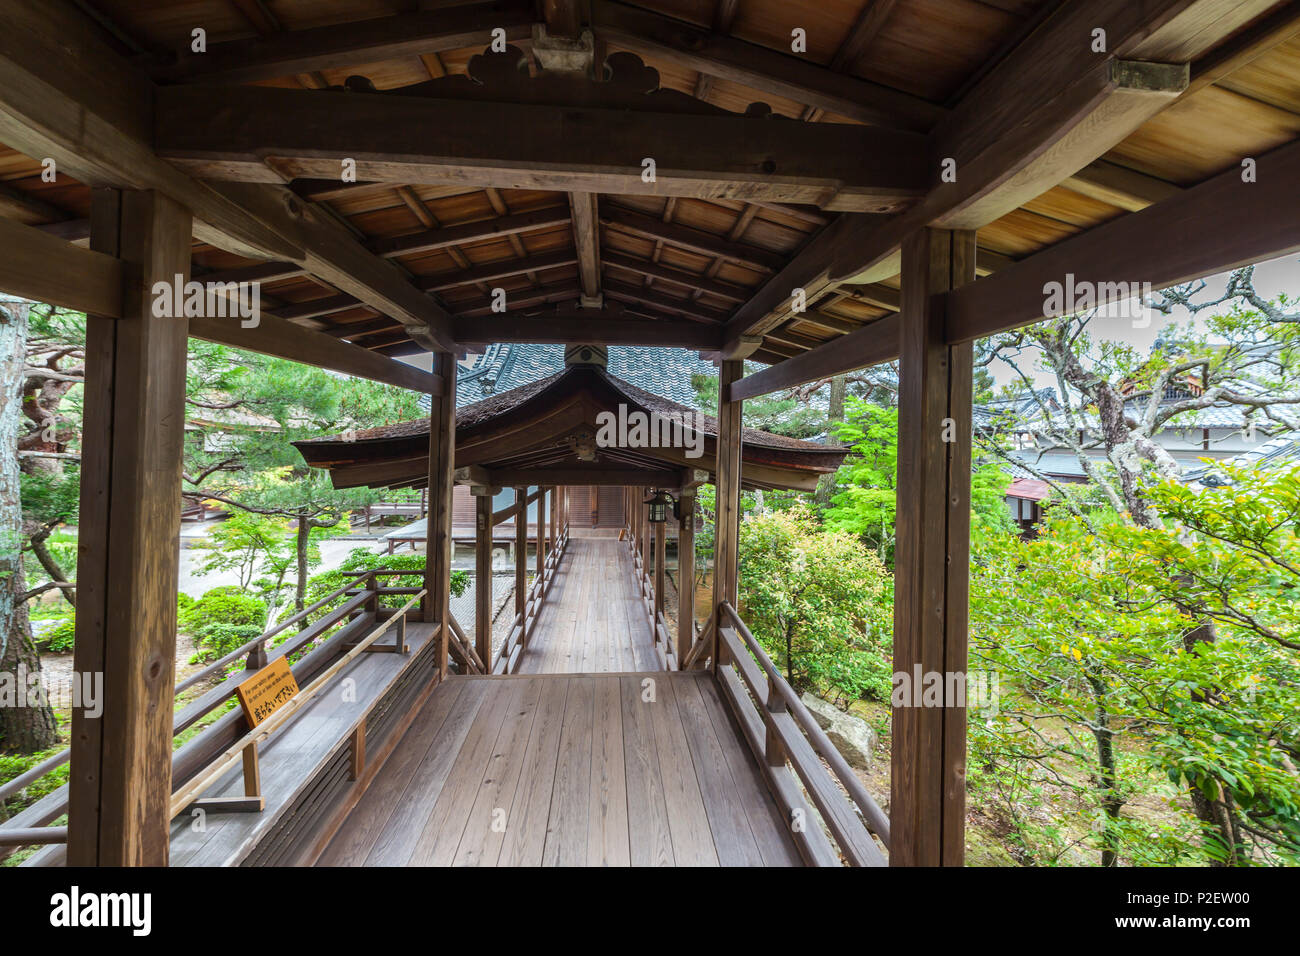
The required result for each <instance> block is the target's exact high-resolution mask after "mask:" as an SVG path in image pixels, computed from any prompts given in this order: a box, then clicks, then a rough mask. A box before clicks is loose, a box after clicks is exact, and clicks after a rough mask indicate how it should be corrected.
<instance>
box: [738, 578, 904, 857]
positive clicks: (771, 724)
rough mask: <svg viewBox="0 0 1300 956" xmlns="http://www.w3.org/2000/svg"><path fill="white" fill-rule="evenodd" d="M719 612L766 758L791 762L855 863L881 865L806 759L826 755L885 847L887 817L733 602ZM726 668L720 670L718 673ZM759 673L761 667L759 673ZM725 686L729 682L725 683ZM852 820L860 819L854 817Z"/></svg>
mask: <svg viewBox="0 0 1300 956" xmlns="http://www.w3.org/2000/svg"><path fill="white" fill-rule="evenodd" d="M718 610H719V614H721V615H725V616H726V618H727V620H728V621H729V622H730V623H731V624H732V625H733V626H732V627H730V628H724V627H721V626H718V628H717V635H718V644H719V645H720V646H721V645H723V644H725V645H727V649H728V652H729V654H730V656H731V658H732V660H731V661H730V662H729V665H727V666H730V665H734V671H735V672H736V673H738V674H739V676H740V678H741V680H742V681H743V682H744V685H745V686H746V687H747V688H748V690H749V693H750V695H752V700H753V701H754V702H756V704H757V706H758V708H759V710H760V711H761V713H762V716H763V719H764V723H766V724H767V726H768V730H769V734H768V740H767V742H766V746H765V754H764V756H765V758H766V759H767V760H769V761H772V760H774V759H776V758H777V757H781V758H782V761H781V762H784V759H789V760H790V762H791V763H792V764H793V766H794V768H795V771H796V773H798V774H799V777H800V778H801V779H802V780H803V782H804V786H805V787H807V789H808V792H809V793H810V794H811V795H812V797H813V800H814V802H816V803H817V805H818V808H819V809H820V810H821V811H822V814H823V816H824V817H825V818H826V821H827V824H828V826H830V827H831V830H832V832H833V833H834V834H835V836H836V839H837V841H838V842H839V843H840V847H841V849H842V850H843V851H844V854H845V856H846V857H847V858H848V859H849V861H850V862H851V863H854V864H856V865H875V864H881V863H883V862H884V860H883V857H881V856H880V853H879V850H877V849H876V848H875V845H874V844H872V843H871V842H870V838H869V837H867V838H866V839H858V838H857V837H856V835H855V834H854V833H853V832H852V824H851V822H850V821H849V820H848V819H847V818H846V817H845V815H844V814H843V813H842V812H840V806H839V805H837V804H835V803H834V802H833V801H832V799H831V796H830V795H829V794H828V793H827V791H826V790H825V788H824V787H822V786H820V785H819V784H820V781H819V780H818V779H815V777H816V775H817V774H821V775H823V776H824V775H825V769H824V768H823V767H822V765H821V761H820V760H816V759H806V758H807V757H808V756H809V755H810V754H811V755H812V756H814V757H820V758H822V759H824V760H825V761H826V763H827V764H829V765H830V768H831V771H832V772H833V773H834V775H835V777H836V779H838V780H839V783H840V785H841V786H842V787H843V788H844V790H845V791H846V792H847V793H848V796H849V799H850V800H851V801H852V803H853V804H854V806H856V807H857V809H858V811H860V812H861V814H862V821H865V825H866V828H867V829H869V830H870V831H871V832H872V833H875V835H876V836H877V837H879V839H880V842H881V843H882V844H884V846H885V848H886V849H888V847H889V817H888V816H887V815H886V814H885V812H884V811H883V810H881V809H880V806H879V805H878V804H877V803H876V802H875V800H873V799H872V798H871V795H870V794H869V793H867V789H866V787H864V786H863V785H862V781H861V780H859V779H858V778H857V775H856V774H854V773H853V770H852V768H851V767H850V766H849V764H848V761H846V760H845V759H844V755H843V754H841V753H840V752H839V750H838V749H836V747H835V745H834V744H833V743H831V741H830V738H829V737H827V736H826V732H825V731H824V730H822V728H821V725H820V724H818V723H817V721H816V719H815V718H814V717H813V716H812V714H811V713H810V712H809V710H808V708H807V706H806V705H805V704H804V702H803V701H802V700H801V699H800V698H799V695H798V694H797V693H795V690H794V688H793V687H791V686H790V685H789V684H788V683H787V682H786V680H785V678H784V677H783V676H782V675H781V672H780V670H779V669H778V668H777V667H776V665H775V664H774V663H773V662H772V659H771V658H770V657H769V656H768V655H767V652H766V651H764V650H763V647H762V645H760V644H759V643H758V640H757V639H756V638H755V637H754V635H753V634H752V633H751V632H750V630H749V628H748V627H747V626H746V625H745V622H744V621H743V620H742V619H741V617H740V615H739V614H738V613H737V612H736V609H735V608H734V607H732V606H731V604H730V603H729V602H726V601H724V602H723V603H722V604H721V605H719V608H718ZM737 638H739V640H738V641H737ZM751 655H752V656H751ZM720 657H721V655H720ZM755 662H757V667H755ZM722 669H723V668H719V670H720V671H721V670H722ZM757 671H761V674H760V673H758V672H757ZM764 678H766V679H765V680H764ZM724 686H727V684H726V682H724ZM773 735H775V737H774V736H773ZM774 746H775V747H777V748H778V752H776V753H774V752H772V751H773V747H774ZM805 748H807V751H805ZM780 751H783V752H784V753H781V752H780ZM827 782H829V780H827ZM853 819H854V820H857V818H856V816H855V817H854V818H853ZM862 821H858V822H859V823H861V822H862ZM863 836H865V833H864V834H863Z"/></svg>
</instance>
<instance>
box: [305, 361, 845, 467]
mask: <svg viewBox="0 0 1300 956" xmlns="http://www.w3.org/2000/svg"><path fill="white" fill-rule="evenodd" d="M620 407H622V409H623V410H624V413H625V414H627V415H632V414H633V413H636V414H643V415H646V416H659V417H660V418H669V419H674V418H675V419H677V420H678V421H683V422H685V423H698V424H699V425H700V426H701V427H700V428H699V429H698V436H699V439H700V441H701V446H700V447H701V448H702V452H703V453H702V455H701V456H700V457H698V458H691V457H689V456H688V455H687V453H686V451H685V449H683V448H613V447H610V448H598V449H597V460H596V461H595V462H582V461H579V460H578V458H577V455H576V453H575V451H574V450H573V449H572V447H570V439H572V438H573V437H574V436H576V435H578V434H579V433H585V434H586V435H587V436H588V437H589V438H592V439H594V438H595V436H596V433H597V429H598V418H597V416H598V415H599V414H600V413H601V412H611V413H613V414H614V415H615V416H616V417H617V416H618V415H619V410H620ZM697 415H698V418H696V417H695V416H697ZM457 422H458V424H457V427H456V467H457V468H458V469H474V470H475V472H474V473H475V474H477V475H480V476H481V478H479V479H471V480H474V481H475V482H476V483H493V484H519V483H521V481H520V480H515V479H517V478H519V476H521V475H528V476H531V477H529V478H528V479H527V480H525V481H522V483H525V484H529V485H538V484H547V483H556V484H596V485H600V484H607V485H610V484H612V485H626V484H646V485H654V484H656V483H661V484H664V485H666V486H672V487H678V486H680V485H682V484H689V483H691V479H689V477H686V478H684V477H683V476H689V473H692V472H694V471H697V470H699V471H711V463H712V462H714V461H716V457H717V454H716V452H717V423H716V421H714V420H713V419H712V418H711V417H709V416H704V415H699V413H697V412H695V411H694V410H693V409H689V408H686V407H684V406H681V405H677V404H676V403H674V402H670V401H668V400H666V399H662V398H659V397H658V396H654V395H650V394H649V393H646V392H643V391H642V390H640V389H637V388H635V387H634V386H632V385H629V384H628V383H626V382H623V381H622V380H620V379H618V378H616V377H614V376H612V375H610V374H608V373H607V372H605V371H604V370H603V369H597V368H594V367H590V366H573V367H570V368H568V369H566V370H565V371H563V372H560V373H557V374H556V375H553V376H551V377H550V378H547V379H542V380H541V381H539V382H535V383H532V384H531V385H525V386H522V387H520V388H516V389H512V390H511V391H508V392H502V393H500V394H499V395H494V396H491V397H490V398H487V399H485V400H483V401H482V402H478V403H475V404H473V405H467V406H464V407H462V408H460V409H458V411H457ZM691 432H692V436H691V439H690V440H689V443H690V444H694V436H695V434H696V429H694V428H692V430H691ZM295 446H296V447H297V448H298V450H299V451H300V452H301V453H302V455H303V458H304V459H305V460H306V461H307V463H308V464H309V465H312V466H313V467H318V468H326V469H328V470H329V471H330V473H331V478H332V479H333V481H334V482H335V484H336V485H337V486H338V487H354V486H356V485H362V484H373V485H374V486H383V487H395V486H418V485H419V484H420V483H421V482H422V481H424V480H425V479H426V478H427V455H428V422H427V420H419V421H414V422H402V423H399V424H397V425H391V426H384V427H381V428H374V429H369V430H367V431H364V432H359V433H357V434H355V435H349V436H347V437H342V436H331V437H327V438H317V439H309V440H304V441H300V442H296V443H295ZM847 453H848V449H846V448H842V447H839V446H834V445H821V444H818V443H815V442H805V441H798V440H795V439H790V438H785V437H784V436H780V435H771V434H768V433H766V432H761V431H758V430H757V429H746V432H745V443H744V449H743V459H742V461H743V467H742V471H743V472H744V478H745V483H746V487H751V488H798V489H805V490H806V489H807V488H810V487H815V485H816V482H817V479H818V477H820V476H821V475H823V474H827V473H829V472H833V471H834V470H835V469H836V468H838V467H839V465H840V463H841V462H842V461H843V460H844V457H845V455H846V454H847ZM745 469H748V470H747V471H745ZM502 473H509V474H510V476H511V480H508V481H504V482H502V481H494V480H493V478H492V476H494V475H499V474H502ZM632 473H636V474H639V475H640V480H634V479H633V477H632ZM561 474H563V476H564V478H565V479H566V480H564V481H559V480H556V481H553V482H549V481H548V478H557V477H558V476H559V475H561Z"/></svg>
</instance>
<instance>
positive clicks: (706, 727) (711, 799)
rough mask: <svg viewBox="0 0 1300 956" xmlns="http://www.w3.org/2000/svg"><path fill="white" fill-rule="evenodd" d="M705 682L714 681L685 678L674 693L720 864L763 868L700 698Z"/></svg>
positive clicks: (702, 676) (693, 676) (696, 676)
mask: <svg viewBox="0 0 1300 956" xmlns="http://www.w3.org/2000/svg"><path fill="white" fill-rule="evenodd" d="M706 681H707V682H708V683H709V684H710V685H711V684H712V683H713V677H712V676H711V675H710V674H708V673H707V672H706V673H700V674H690V675H687V674H683V675H682V678H681V679H679V680H675V681H673V690H674V691H675V692H676V695H677V709H678V711H679V713H680V714H681V718H682V728H683V729H684V730H685V731H686V740H687V743H688V744H689V745H690V748H691V757H692V759H693V760H694V761H695V778H696V780H698V781H699V784H700V795H701V796H702V797H703V798H704V810H705V812H706V813H707V814H708V817H709V829H710V830H711V831H712V833H713V845H714V847H715V848H716V849H717V851H718V862H719V863H721V864H722V865H723V866H762V865H763V855H762V853H760V852H759V849H758V843H757V842H756V841H755V839H754V834H753V832H752V831H751V829H750V824H749V816H748V815H747V814H746V812H745V808H744V806H743V805H742V803H741V801H739V800H737V799H736V790H737V784H736V781H735V780H734V779H732V774H731V768H730V767H729V766H728V764H727V755H726V752H725V750H724V741H722V740H719V739H718V735H717V734H716V733H715V731H714V727H713V722H712V721H711V720H710V719H709V714H708V712H707V711H706V710H705V709H704V701H703V700H702V699H701V697H700V693H701V690H702V688H701V687H700V685H701V684H702V683H704V682H706ZM707 690H712V687H711V686H710V687H709V688H707Z"/></svg>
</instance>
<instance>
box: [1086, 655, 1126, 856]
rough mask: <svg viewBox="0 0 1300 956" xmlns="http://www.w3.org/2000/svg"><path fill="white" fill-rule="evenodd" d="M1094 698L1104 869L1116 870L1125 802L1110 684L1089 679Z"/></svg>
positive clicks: (1095, 678) (1093, 729)
mask: <svg viewBox="0 0 1300 956" xmlns="http://www.w3.org/2000/svg"><path fill="white" fill-rule="evenodd" d="M1088 683H1089V685H1090V686H1091V687H1092V693H1093V696H1094V697H1095V698H1096V700H1097V710H1096V718H1095V723H1094V726H1093V728H1092V735H1093V737H1094V738H1095V739H1096V741H1097V765H1098V767H1099V773H1098V775H1097V789H1098V791H1099V793H1100V794H1101V809H1102V813H1103V814H1104V815H1105V816H1104V819H1103V821H1102V826H1103V827H1104V829H1103V830H1102V834H1101V865H1102V866H1115V865H1116V863H1117V862H1118V860H1119V829H1118V828H1117V827H1116V824H1117V823H1118V822H1119V812H1120V809H1121V808H1122V807H1123V806H1124V800H1123V798H1122V797H1121V796H1120V794H1119V766H1118V764H1117V762H1116V759H1115V731H1114V730H1113V729H1112V728H1111V725H1110V713H1109V712H1108V711H1107V710H1106V684H1105V682H1104V681H1102V680H1101V679H1100V678H1098V677H1094V676H1092V675H1089V676H1088Z"/></svg>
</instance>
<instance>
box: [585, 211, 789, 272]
mask: <svg viewBox="0 0 1300 956" xmlns="http://www.w3.org/2000/svg"><path fill="white" fill-rule="evenodd" d="M600 219H601V222H604V223H607V224H610V225H613V226H616V227H618V229H619V230H621V231H623V232H627V233H630V234H631V235H634V236H641V237H642V238H645V239H657V240H659V241H661V242H666V243H668V245H670V246H677V247H679V248H681V249H685V250H687V251H688V252H694V253H697V254H698V255H702V256H710V257H713V258H717V259H723V260H725V261H727V262H734V263H737V264H738V265H742V266H746V267H747V268H751V269H758V270H760V271H763V272H775V271H776V270H778V269H780V268H781V267H782V266H783V265H785V261H786V259H785V256H783V255H782V254H781V253H779V252H772V251H770V250H768V249H760V248H759V247H758V246H750V245H746V244H744V243H740V242H730V241H728V240H727V239H726V238H724V237H722V236H717V235H714V234H713V233H711V232H705V231H704V230H703V229H693V228H691V227H690V226H683V225H680V224H679V223H675V222H664V221H663V220H662V219H657V218H655V217H654V216H647V215H646V214H645V213H640V212H636V211H635V210H632V209H625V208H623V207H621V206H613V205H609V204H606V205H605V207H604V208H603V209H602V210H601V213H600Z"/></svg>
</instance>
